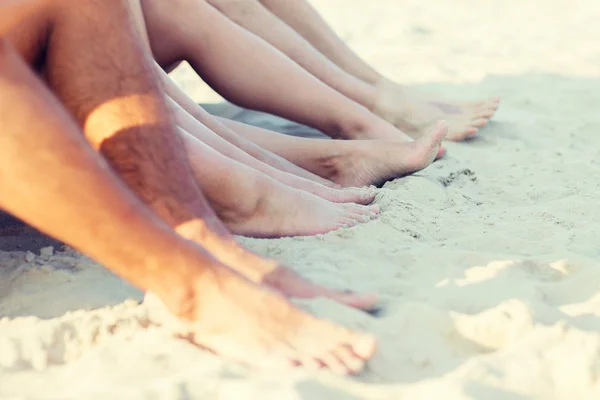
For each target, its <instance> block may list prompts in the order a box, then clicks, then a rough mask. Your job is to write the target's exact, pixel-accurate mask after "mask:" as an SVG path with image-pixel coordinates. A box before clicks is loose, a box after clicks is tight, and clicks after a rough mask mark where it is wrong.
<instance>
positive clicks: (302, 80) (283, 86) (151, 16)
mask: <svg viewBox="0 0 600 400" xmlns="http://www.w3.org/2000/svg"><path fill="white" fill-rule="evenodd" d="M142 5H143V9H144V16H145V19H146V25H147V29H148V35H149V38H150V44H151V46H152V51H153V53H154V56H155V58H156V60H157V61H158V62H159V64H161V66H167V65H171V64H173V63H174V62H176V61H178V60H181V59H186V60H187V61H188V62H190V64H191V65H192V67H193V68H194V69H195V70H196V72H198V74H199V75H200V76H201V77H202V78H203V79H204V80H206V81H207V82H208V83H209V84H210V85H211V86H212V87H213V88H215V90H217V91H218V92H219V93H220V94H221V95H222V96H224V97H225V98H227V99H229V100H231V101H232V102H234V103H236V104H239V105H241V106H243V107H247V108H252V109H257V110H261V111H265V112H269V113H272V114H276V115H280V116H282V117H285V118H287V119H290V120H293V121H296V122H299V123H302V124H305V125H309V126H312V127H315V128H316V129H319V130H321V131H323V132H325V133H327V134H328V135H330V136H332V137H336V138H346V139H354V138H367V137H369V136H382V135H384V136H386V135H387V136H389V137H393V138H395V139H402V138H405V139H406V140H408V137H406V136H405V135H403V134H402V133H401V132H399V131H398V130H397V129H395V128H394V127H393V126H392V125H390V124H388V123H387V122H385V121H383V120H382V119H380V118H378V117H376V116H375V115H373V114H372V113H371V112H370V111H369V110H368V109H367V108H365V107H364V106H362V105H360V104H358V103H356V102H354V101H352V100H350V99H349V98H347V97H346V96H344V95H343V94H341V93H339V92H338V91H336V90H334V89H332V88H331V87H329V86H327V85H326V84H324V83H323V82H321V81H320V80H319V79H317V78H315V77H314V76H312V75H311V74H309V73H308V72H307V71H306V70H304V69H303V68H302V67H300V66H299V65H298V64H296V63H295V62H293V61H292V60H290V59H289V58H288V57H286V56H285V55H284V54H282V53H280V52H279V51H278V50H276V49H275V48H274V47H272V46H271V45H269V44H268V43H266V42H264V41H263V40H261V39H260V38H258V37H257V36H255V35H253V34H251V33H249V32H247V31H246V30H244V29H243V28H241V27H239V26H238V25H236V24H235V23H233V22H232V21H230V20H229V19H228V18H227V17H225V16H224V15H222V14H221V13H220V12H219V11H217V10H216V9H215V8H213V7H212V6H210V5H209V4H208V3H206V2H204V1H200V0H198V1H189V0H175V1H171V2H168V3H165V2H161V1H157V0H142ZM240 60H243V62H240ZM287 93H291V94H293V95H287Z"/></svg>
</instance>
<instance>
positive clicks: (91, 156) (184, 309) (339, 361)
mask: <svg viewBox="0 0 600 400" xmlns="http://www.w3.org/2000/svg"><path fill="white" fill-rule="evenodd" d="M0 5H1V3H0ZM0 118H1V119H2V122H3V129H2V133H1V134H0V153H1V155H2V157H0V171H3V172H2V173H0V187H2V189H3V190H2V194H0V207H1V208H2V209H5V210H7V211H9V212H11V213H13V214H14V215H16V216H18V217H20V218H22V219H23V220H25V221H27V222H29V223H31V224H32V225H34V226H36V227H37V228H39V229H41V230H43V231H45V232H47V233H49V234H51V235H53V236H55V237H56V238H58V239H61V240H63V241H65V242H67V243H69V244H71V245H73V246H74V247H76V248H78V249H80V250H82V251H84V252H85V253H87V254H88V255H90V256H92V257H94V258H95V259H97V260H98V261H100V262H102V263H104V264H105V265H106V266H107V267H109V268H110V269H111V270H113V271H114V272H116V273H117V274H119V275H121V276H122V277H124V278H126V279H128V280H129V281H130V282H131V283H133V284H134V285H136V286H137V287H139V288H140V289H143V290H151V291H154V292H156V293H157V294H158V295H159V297H160V298H162V300H163V302H164V303H165V305H166V306H167V307H168V309H169V310H170V311H171V312H172V313H174V314H175V315H176V316H177V317H178V319H177V322H178V325H180V326H179V327H178V330H179V331H180V332H179V333H181V334H185V335H186V337H188V338H189V339H190V340H192V341H193V342H194V343H197V344H198V345H201V346H203V347H206V348H209V349H211V350H213V351H215V352H218V353H220V354H222V355H224V356H226V357H230V358H232V359H234V360H238V361H241V362H246V363H249V364H254V365H261V364H265V363H268V364H272V365H273V364H275V365H290V364H292V363H295V364H300V365H307V366H313V365H314V363H315V362H317V363H318V364H321V365H324V366H326V367H328V368H330V369H331V370H333V371H336V372H339V373H348V372H355V371H358V370H360V369H361V368H362V366H363V364H364V360H365V359H368V358H370V357H371V356H372V354H373V352H374V340H373V339H372V338H371V337H369V336H365V335H360V334H357V333H353V332H350V331H347V330H344V329H342V328H340V327H337V326H335V325H333V324H330V323H327V322H324V321H319V320H317V319H316V318H314V317H312V316H310V315H308V314H305V313H303V312H302V311H300V310H298V309H297V308H295V307H294V306H292V305H291V304H290V303H289V302H287V301H286V300H285V299H284V298H283V297H280V296H279V295H277V294H275V293H273V292H270V291H269V290H268V289H263V288H261V287H259V286H257V285H255V284H253V283H251V282H249V281H247V280H246V279H244V278H242V277H241V276H240V275H238V274H236V273H235V272H233V271H231V270H230V269H228V268H227V267H225V266H223V265H221V264H219V263H218V262H217V261H216V260H215V259H214V258H212V257H211V256H210V255H209V254H208V253H206V252H204V251H203V250H202V249H201V248H200V247H198V246H196V245H194V244H193V243H191V242H189V241H187V240H184V239H182V238H181V237H180V236H179V235H177V234H176V233H175V232H174V231H173V230H172V229H170V228H169V227H168V226H167V225H166V224H164V223H163V222H162V221H160V220H159V219H158V217H156V216H155V214H154V213H152V212H151V211H150V210H149V209H148V208H147V207H146V206H145V205H144V204H142V203H141V202H140V201H139V200H138V199H137V198H136V197H135V196H133V195H132V194H131V193H130V192H129V191H128V189H126V187H125V186H124V185H123V184H122V183H120V182H119V181H118V180H117V178H116V176H115V175H114V174H113V173H112V171H111V170H110V169H109V167H108V165H107V164H106V163H105V162H104V161H103V160H101V159H100V157H99V156H98V154H97V153H95V152H94V151H93V150H92V149H91V148H90V147H89V146H88V144H87V143H86V142H85V140H84V139H83V136H82V135H81V134H80V133H79V132H78V130H77V127H76V125H75V123H74V122H72V121H71V120H70V118H69V116H68V115H67V114H66V113H65V112H64V110H63V109H62V108H61V107H60V106H58V103H57V102H56V101H55V100H54V99H53V98H52V95H51V94H50V93H49V92H48V91H47V90H46V89H45V88H44V87H43V85H42V84H41V83H40V82H39V81H37V80H36V78H35V77H34V76H33V74H32V73H30V72H29V71H27V67H26V65H25V64H24V63H22V62H21V61H20V60H19V58H18V56H17V55H16V53H15V52H13V51H12V50H11V49H9V48H8V44H7V42H4V41H2V39H0ZM223 315H227V318H225V319H224V318H222V316H223Z"/></svg>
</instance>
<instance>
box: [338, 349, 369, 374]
mask: <svg viewBox="0 0 600 400" xmlns="http://www.w3.org/2000/svg"><path fill="white" fill-rule="evenodd" d="M334 353H335V355H336V357H337V358H338V359H339V360H340V361H341V362H343V363H344V365H345V366H346V368H347V369H348V371H349V373H350V374H358V373H359V372H360V371H362V369H363V368H364V366H365V361H364V360H363V359H362V358H360V357H357V356H356V355H355V354H354V352H353V351H352V348H351V347H350V346H348V345H343V346H339V347H338V348H336V349H335V350H334Z"/></svg>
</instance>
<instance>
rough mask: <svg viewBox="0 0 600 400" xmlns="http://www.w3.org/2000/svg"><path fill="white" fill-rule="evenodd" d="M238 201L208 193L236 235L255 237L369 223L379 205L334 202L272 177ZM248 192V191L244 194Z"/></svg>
mask: <svg viewBox="0 0 600 400" xmlns="http://www.w3.org/2000/svg"><path fill="white" fill-rule="evenodd" d="M253 185H254V187H253V188H252V189H251V190H243V191H240V194H238V196H237V197H235V200H234V201H233V202H232V199H231V198H230V196H229V195H226V194H225V193H221V195H224V196H219V197H218V198H217V197H216V195H219V194H218V193H217V194H215V193H207V197H209V201H210V203H211V205H212V206H213V208H214V209H215V211H216V212H217V215H218V216H219V218H220V219H221V220H222V221H223V222H224V223H225V225H226V226H227V227H228V228H229V229H230V230H231V231H232V232H233V233H235V234H238V235H244V236H251V237H263V238H265V237H282V236H308V235H317V234H320V233H327V232H329V231H333V230H336V229H340V228H345V227H351V226H354V225H356V224H359V223H365V222H368V221H370V220H371V219H373V218H375V217H376V216H377V214H378V213H379V208H378V207H377V206H364V205H359V204H353V203H333V202H330V201H328V200H324V199H322V198H320V197H317V196H315V195H312V194H310V193H307V192H304V191H302V190H297V189H293V188H291V187H288V186H286V185H283V184H280V183H279V182H276V181H274V180H272V179H261V180H260V181H256V182H254V184H253ZM242 193H245V194H242ZM369 196H370V195H369Z"/></svg>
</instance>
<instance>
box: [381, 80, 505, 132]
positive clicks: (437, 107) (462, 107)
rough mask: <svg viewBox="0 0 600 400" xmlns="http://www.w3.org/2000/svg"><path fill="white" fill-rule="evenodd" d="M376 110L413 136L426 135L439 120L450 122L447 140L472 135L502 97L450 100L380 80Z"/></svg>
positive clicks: (489, 116) (488, 116)
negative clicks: (462, 101)
mask: <svg viewBox="0 0 600 400" xmlns="http://www.w3.org/2000/svg"><path fill="white" fill-rule="evenodd" d="M377 90H378V93H379V98H378V100H377V104H376V105H375V107H374V108H373V112H374V113H375V114H377V115H379V116H380V117H382V118H383V119H385V120H386V121H388V122H390V123H391V124H393V125H394V126H396V127H397V128H398V129H400V130H402V131H403V132H406V133H407V134H409V135H410V136H411V137H413V138H419V137H421V136H422V135H424V134H425V133H426V132H427V131H428V129H429V128H430V127H431V126H432V125H433V124H434V123H435V122H436V121H438V120H445V121H447V123H448V136H447V137H446V140H453V141H459V140H464V139H467V138H469V137H472V136H473V135H475V134H476V133H477V131H478V130H479V129H480V128H481V127H483V126H484V125H486V124H487V123H488V121H489V119H490V118H491V117H492V116H493V115H494V113H495V112H496V110H497V109H498V106H499V103H500V99H499V98H497V97H496V98H492V99H488V100H484V101H477V102H472V103H460V102H449V101H444V100H439V99H436V98H434V97H431V96H429V97H428V96H424V95H419V94H417V93H415V92H414V91H411V90H409V89H408V88H405V87H403V86H401V85H398V84H396V83H395V82H392V81H390V80H387V79H382V80H381V81H380V82H379V83H378V84H377Z"/></svg>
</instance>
